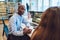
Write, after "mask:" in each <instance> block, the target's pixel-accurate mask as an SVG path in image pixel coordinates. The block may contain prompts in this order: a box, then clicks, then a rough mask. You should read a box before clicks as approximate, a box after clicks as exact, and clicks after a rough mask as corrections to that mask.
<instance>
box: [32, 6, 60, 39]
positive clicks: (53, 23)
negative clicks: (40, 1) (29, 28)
mask: <svg viewBox="0 0 60 40" xmlns="http://www.w3.org/2000/svg"><path fill="white" fill-rule="evenodd" d="M31 40H60V8H58V7H50V8H48V9H47V10H46V11H45V12H44V13H43V14H42V17H41V21H40V24H39V26H38V27H37V28H36V29H35V31H34V32H33V34H32V37H31Z"/></svg>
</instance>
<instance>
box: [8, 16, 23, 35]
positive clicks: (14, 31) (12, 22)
mask: <svg viewBox="0 0 60 40" xmlns="http://www.w3.org/2000/svg"><path fill="white" fill-rule="evenodd" d="M16 22H17V21H16V18H14V17H12V18H11V19H10V20H9V25H10V30H11V32H12V34H13V35H16V36H22V35H24V34H23V30H20V31H17V24H16Z"/></svg>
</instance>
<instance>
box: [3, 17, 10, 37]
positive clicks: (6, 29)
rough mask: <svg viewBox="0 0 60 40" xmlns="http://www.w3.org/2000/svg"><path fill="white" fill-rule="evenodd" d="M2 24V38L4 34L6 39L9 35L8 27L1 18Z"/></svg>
mask: <svg viewBox="0 0 60 40" xmlns="http://www.w3.org/2000/svg"><path fill="white" fill-rule="evenodd" d="M2 22H3V26H4V27H3V34H2V36H4V33H5V35H6V37H8V33H9V30H8V26H7V25H6V24H5V22H4V19H3V18H2Z"/></svg>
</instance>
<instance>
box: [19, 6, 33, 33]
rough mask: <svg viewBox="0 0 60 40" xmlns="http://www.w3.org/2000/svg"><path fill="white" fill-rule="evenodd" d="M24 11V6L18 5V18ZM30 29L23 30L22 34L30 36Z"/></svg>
mask: <svg viewBox="0 0 60 40" xmlns="http://www.w3.org/2000/svg"><path fill="white" fill-rule="evenodd" d="M24 11H25V6H24V5H19V6H18V14H19V15H20V16H22V15H23V14H24ZM31 31H32V30H31V29H29V28H27V27H26V28H24V29H23V33H24V34H30V33H31Z"/></svg>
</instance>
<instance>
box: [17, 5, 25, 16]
mask: <svg viewBox="0 0 60 40" xmlns="http://www.w3.org/2000/svg"><path fill="white" fill-rule="evenodd" d="M24 11H25V7H24V6H23V5H21V6H19V8H18V12H19V14H20V15H23V14H24Z"/></svg>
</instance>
